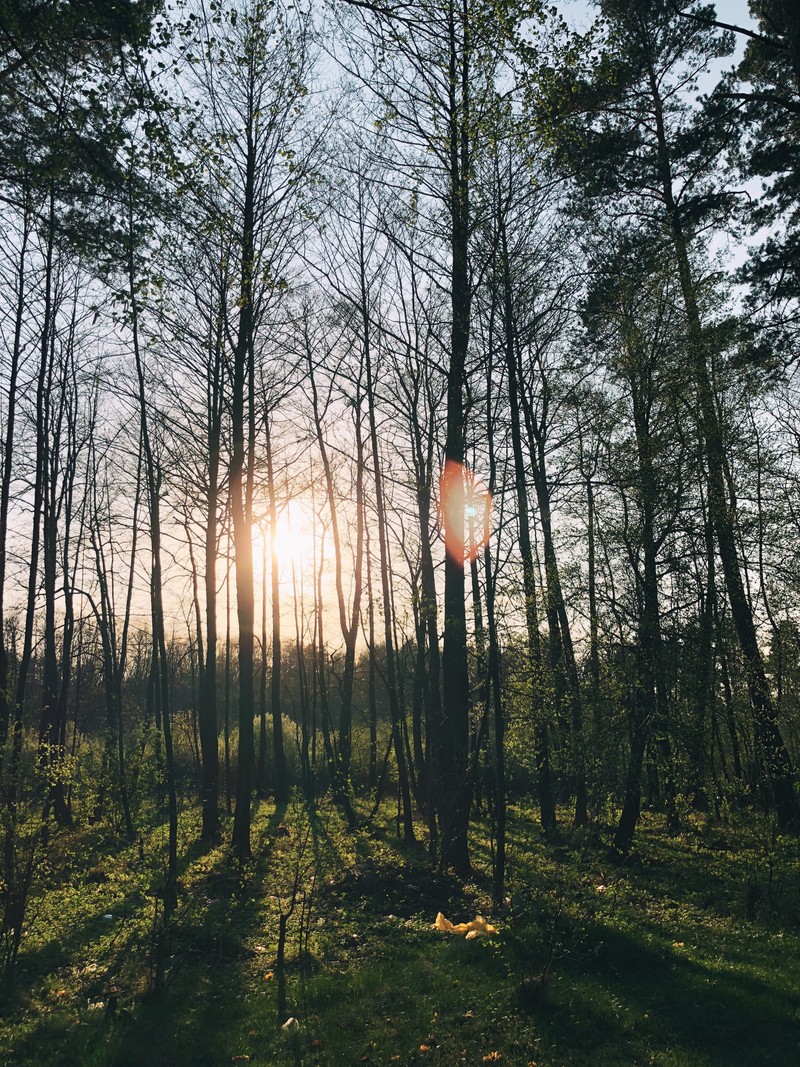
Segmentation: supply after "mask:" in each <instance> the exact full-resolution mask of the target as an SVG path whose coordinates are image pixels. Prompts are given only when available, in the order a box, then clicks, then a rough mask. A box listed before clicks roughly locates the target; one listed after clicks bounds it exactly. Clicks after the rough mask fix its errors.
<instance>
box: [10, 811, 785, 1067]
mask: <svg viewBox="0 0 800 1067" xmlns="http://www.w3.org/2000/svg"><path fill="white" fill-rule="evenodd" d="M381 814H382V817H383V821H382V822H378V823H376V824H375V827H374V828H373V829H371V830H369V831H361V832H360V833H358V834H348V833H346V832H345V830H344V828H343V826H342V824H341V821H340V819H339V818H338V816H337V814H336V812H335V811H333V810H331V809H330V808H329V807H327V806H324V805H323V806H321V807H320V808H319V810H312V811H309V810H308V809H307V808H306V807H305V806H304V804H303V803H302V802H301V801H300V800H299V799H294V800H293V801H292V803H291V804H290V805H289V807H288V808H287V809H286V810H281V811H275V809H274V807H273V806H272V805H271V804H268V803H262V804H261V805H260V806H259V807H258V808H257V809H256V812H255V819H254V834H253V838H254V845H255V855H256V858H255V860H254V861H253V863H252V864H251V865H250V867H249V868H247V869H246V870H244V871H239V870H238V869H237V868H236V866H235V865H233V863H232V861H231V860H230V858H229V856H228V855H227V854H226V852H225V851H224V850H223V849H222V848H219V849H216V850H213V851H212V852H210V853H208V854H204V853H203V852H202V851H201V850H200V849H199V847H198V846H197V844H196V837H197V831H198V826H197V814H196V812H195V811H194V810H192V809H189V810H187V811H186V812H184V814H183V815H182V819H181V903H180V906H179V910H178V914H177V916H176V919H175V922H174V928H173V930H172V935H171V941H170V946H169V951H170V954H171V963H170V967H169V969H168V984H167V988H166V989H165V990H164V991H163V992H162V994H161V995H160V996H158V997H156V996H154V995H153V994H152V992H151V991H149V988H148V981H147V976H148V972H149V963H150V958H151V947H152V941H153V930H154V901H155V892H154V887H155V886H157V884H158V879H159V878H160V876H161V872H160V863H161V857H162V855H163V845H164V842H163V840H162V837H163V831H162V830H161V828H160V827H157V826H154V827H152V828H151V830H150V831H149V832H148V834H147V835H146V836H145V837H144V838H143V840H142V841H141V843H137V844H135V845H133V846H126V847H125V848H121V846H120V842H119V841H118V840H117V839H115V838H114V837H113V835H108V834H104V833H103V832H102V831H101V830H100V829H98V828H91V827H90V828H86V827H84V828H82V829H80V830H78V831H76V832H75V834H74V835H71V836H69V837H67V836H66V835H65V836H64V837H63V838H62V839H61V850H62V854H61V855H60V856H59V857H58V859H57V863H55V864H54V866H53V870H52V871H51V872H50V874H49V876H48V877H47V878H46V879H45V881H44V884H43V886H42V889H41V892H40V893H39V894H38V896H37V898H36V901H35V906H34V908H33V911H32V921H31V924H30V927H29V930H28V934H27V936H26V938H25V941H24V945H23V950H22V954H21V957H20V961H19V973H18V984H17V989H16V993H15V995H14V997H13V999H12V1000H11V1001H10V1002H9V1003H8V1004H7V1005H6V1011H5V1015H4V1017H3V1018H2V1020H0V1064H2V1065H6V1067H12V1065H13V1067H28V1065H31V1067H32V1065H34V1064H36V1065H37V1067H39V1065H42V1064H45V1065H48V1067H49V1065H52V1067H61V1065H64V1067H67V1065H70V1067H72V1065H86V1067H112V1065H113V1067H134V1065H136V1067H141V1065H146V1067H184V1065H186V1067H188V1065H190V1064H191V1065H192V1067H222V1065H225V1064H231V1063H237V1062H238V1063H248V1064H251V1065H253V1067H267V1065H269V1067H283V1065H286V1067H297V1065H306V1067H327V1065H330V1067H334V1065H336V1067H338V1065H342V1067H349V1065H355V1064H365V1065H368V1067H370V1065H371V1067H378V1065H380V1067H383V1065H387V1067H388V1065H391V1064H400V1065H403V1064H430V1065H433V1064H436V1065H440V1067H444V1065H447V1067H450V1065H459V1064H470V1065H471V1064H482V1063H498V1062H499V1063H504V1064H507V1065H514V1067H516V1065H527V1064H536V1065H537V1067H560V1065H583V1064H587V1065H592V1067H612V1065H614V1067H616V1065H619V1067H631V1065H634V1064H636V1065H645V1064H657V1065H662V1067H682V1065H685V1067H689V1065H691V1067H711V1065H720V1067H722V1065H725V1067H737V1065H741V1067H758V1065H761V1064H764V1065H767V1064H770V1065H786V1067H789V1065H793V1064H796V1063H798V1062H800V996H799V994H800V922H799V920H800V873H799V872H800V865H798V863H797V845H796V842H795V843H793V842H790V841H785V840H781V839H779V838H776V837H774V836H773V835H772V834H771V833H770V831H769V828H767V827H765V825H764V824H763V823H760V822H759V821H758V820H751V821H750V822H747V823H743V824H742V825H741V826H739V827H738V828H737V829H736V831H735V832H734V831H732V830H731V829H730V827H715V826H712V825H700V824H696V825H695V826H693V827H692V828H691V829H690V830H689V831H687V832H686V833H685V834H684V835H682V836H679V837H668V836H667V835H666V834H665V833H664V832H663V830H662V829H661V828H660V826H659V824H658V823H657V822H656V821H655V820H651V819H646V820H645V821H644V824H643V827H642V830H641V833H640V834H639V837H638V839H637V849H636V853H635V854H634V855H633V856H632V858H631V859H630V860H629V861H628V862H627V863H626V864H624V865H622V866H618V865H616V864H615V863H614V861H613V858H612V857H611V854H610V853H609V852H608V851H607V850H606V849H605V848H604V846H603V844H602V842H596V843H591V844H589V843H587V841H586V840H584V839H580V838H578V837H570V836H569V835H565V839H564V840H563V841H562V843H561V844H560V845H558V846H555V847H552V846H547V845H545V844H544V843H543V842H542V840H541V837H540V835H539V833H538V832H537V829H536V822H535V818H534V814H533V812H532V811H531V810H530V809H528V808H526V807H515V808H514V809H513V810H512V813H511V825H510V833H509V839H510V842H511V844H510V855H509V861H510V877H509V899H508V902H507V904H506V907H505V908H504V909H503V910H502V911H501V912H500V913H498V914H496V915H495V916H494V921H495V922H496V923H497V925H498V927H499V929H500V932H499V934H498V935H497V936H494V937H491V938H486V939H475V940H471V941H464V940H462V939H461V938H458V937H453V936H448V935H443V934H440V933H438V932H437V931H435V930H434V929H433V928H432V924H433V921H434V919H435V917H436V913H437V911H439V910H441V911H443V912H444V913H445V915H447V916H448V917H449V918H452V919H454V920H461V919H471V918H473V917H474V915H475V914H476V912H481V913H483V914H485V915H488V914H490V911H491V909H490V897H489V892H490V880H489V874H490V862H489V860H490V857H489V854H488V843H487V842H486V841H485V840H484V839H483V838H482V837H481V832H482V831H481V828H480V827H479V826H477V825H476V827H475V837H474V840H475V848H474V856H475V875H474V879H473V880H472V881H471V882H469V883H467V884H462V883H460V882H459V881H457V880H456V879H455V878H453V877H450V876H447V875H441V874H437V873H436V872H434V871H432V870H431V869H430V867H429V866H428V864H427V863H426V859H425V855H424V852H423V851H422V849H421V847H420V850H419V851H411V852H408V851H403V850H402V849H401V848H400V847H399V845H398V842H397V838H396V835H395V832H394V824H393V822H392V818H391V812H390V811H389V810H388V809H387V810H385V811H383V812H382V813H381ZM420 836H421V830H420ZM294 882H296V883H297V886H298V893H297V894H296V899H295V908H294V910H293V912H292V915H291V918H290V919H289V921H288V925H287V930H288V941H287V963H286V969H285V973H284V975H283V977H281V975H280V973H279V972H278V970H277V968H276V941H277V933H278V926H279V915H280V913H281V912H284V913H286V912H287V911H288V910H289V908H290V905H291V896H290V894H289V891H288V888H287V887H288V886H290V885H291V884H292V883H294ZM107 916H111V918H108V917H107ZM281 984H283V990H284V993H285V996H286V1014H287V1015H292V1016H294V1017H296V1018H297V1019H298V1020H299V1024H300V1025H299V1029H298V1030H297V1031H296V1033H294V1034H289V1035H284V1034H283V1032H282V1031H281V1030H280V1028H279V1024H280V1023H281V1022H283V1021H284V1019H283V1018H279V1017H278V1000H279V986H280V985H281Z"/></svg>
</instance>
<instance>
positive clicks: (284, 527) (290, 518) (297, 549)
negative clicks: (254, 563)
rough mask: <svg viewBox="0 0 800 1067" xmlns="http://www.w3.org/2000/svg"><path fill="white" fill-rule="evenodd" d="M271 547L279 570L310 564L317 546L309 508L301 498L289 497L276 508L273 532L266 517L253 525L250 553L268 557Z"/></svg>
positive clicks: (312, 561)
mask: <svg viewBox="0 0 800 1067" xmlns="http://www.w3.org/2000/svg"><path fill="white" fill-rule="evenodd" d="M273 547H274V549H275V554H276V556H277V559H278V565H279V567H280V570H281V572H282V573H283V572H287V573H288V571H290V570H291V568H292V566H294V567H295V569H301V568H305V567H308V568H310V567H312V566H313V563H314V560H315V558H316V556H317V555H318V553H319V546H318V545H317V544H315V536H314V524H313V521H312V516H311V512H310V509H308V508H306V507H305V506H304V505H303V504H302V502H298V501H292V502H291V503H289V504H287V505H285V506H284V507H283V508H282V509H281V510H280V511H279V512H278V519H277V522H276V523H275V531H274V534H273V533H271V531H270V528H269V520H268V519H267V520H266V521H265V522H264V523H263V524H259V525H257V526H254V527H253V554H254V555H255V556H257V558H259V559H261V558H263V556H264V555H265V554H266V555H267V557H268V556H269V554H270V552H271V550H272V548H273ZM267 566H269V562H268V563H267Z"/></svg>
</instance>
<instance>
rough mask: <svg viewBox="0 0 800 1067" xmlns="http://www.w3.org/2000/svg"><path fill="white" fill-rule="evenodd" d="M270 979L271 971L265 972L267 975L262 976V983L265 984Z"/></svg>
mask: <svg viewBox="0 0 800 1067" xmlns="http://www.w3.org/2000/svg"><path fill="white" fill-rule="evenodd" d="M272 977H273V975H272V971H267V973H266V974H265V975H264V981H265V982H269V981H271V980H272Z"/></svg>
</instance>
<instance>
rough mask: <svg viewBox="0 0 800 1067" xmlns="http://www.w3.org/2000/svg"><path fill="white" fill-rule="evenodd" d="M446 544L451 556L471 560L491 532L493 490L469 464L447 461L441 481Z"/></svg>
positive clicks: (440, 502) (440, 499)
mask: <svg viewBox="0 0 800 1067" xmlns="http://www.w3.org/2000/svg"><path fill="white" fill-rule="evenodd" d="M439 506H440V508H441V513H442V521H443V525H444V545H445V549H446V550H447V554H448V555H449V556H450V557H451V559H457V560H463V561H464V562H466V561H468V560H469V561H470V562H471V561H472V560H474V559H476V558H477V555H478V553H479V552H480V550H481V549H482V548H483V547H484V545H485V544H486V543H487V541H488V540H489V537H490V536H491V532H492V494H491V493H490V492H489V490H488V489H487V488H486V486H485V485H484V484H483V482H482V481H481V480H480V478H476V477H475V475H474V473H473V472H472V471H471V470H470V469H469V467H465V466H463V465H462V464H461V463H456V462H455V461H454V460H452V459H448V460H446V461H445V465H444V470H443V471H442V477H441V481H440V482H439Z"/></svg>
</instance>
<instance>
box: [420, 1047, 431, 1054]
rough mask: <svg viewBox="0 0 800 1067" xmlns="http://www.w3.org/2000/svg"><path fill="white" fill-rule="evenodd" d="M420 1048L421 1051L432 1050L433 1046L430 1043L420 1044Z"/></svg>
mask: <svg viewBox="0 0 800 1067" xmlns="http://www.w3.org/2000/svg"><path fill="white" fill-rule="evenodd" d="M419 1050H420V1052H430V1050H431V1046H430V1045H420V1046H419Z"/></svg>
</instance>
